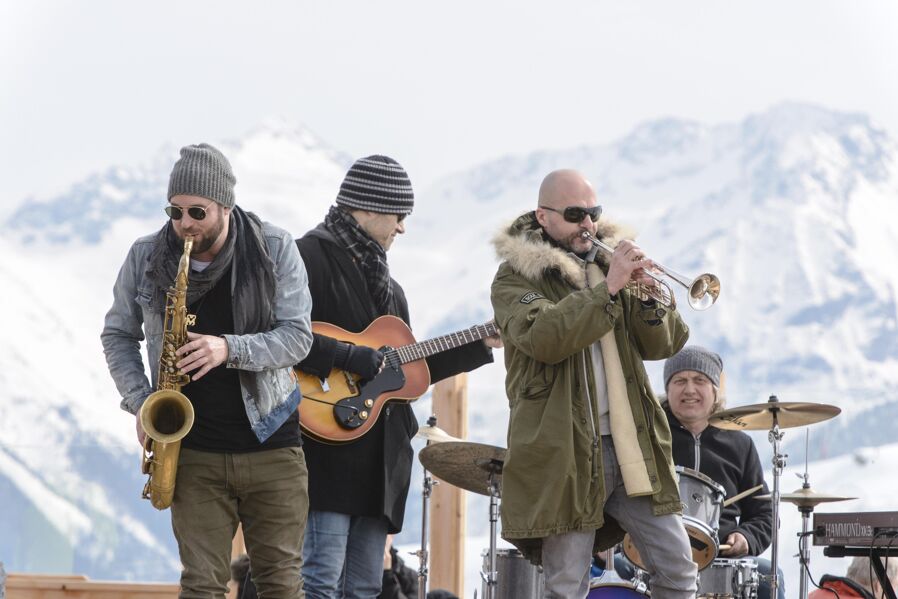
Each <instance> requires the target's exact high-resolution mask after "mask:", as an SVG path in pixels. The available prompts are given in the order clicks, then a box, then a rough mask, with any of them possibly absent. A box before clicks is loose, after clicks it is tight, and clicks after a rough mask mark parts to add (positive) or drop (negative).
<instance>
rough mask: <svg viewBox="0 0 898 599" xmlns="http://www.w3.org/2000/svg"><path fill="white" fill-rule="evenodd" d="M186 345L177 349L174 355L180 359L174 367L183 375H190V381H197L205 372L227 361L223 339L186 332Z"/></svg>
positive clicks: (226, 347) (226, 350)
mask: <svg viewBox="0 0 898 599" xmlns="http://www.w3.org/2000/svg"><path fill="white" fill-rule="evenodd" d="M187 339H188V341H187V343H185V344H184V345H182V346H181V347H179V348H178V350H177V351H176V352H175V354H176V355H177V356H178V357H179V358H181V359H180V360H178V362H177V364H175V366H177V367H178V369H180V371H181V372H183V373H187V374H189V373H191V372H193V371H194V370H197V369H199V370H198V371H197V373H196V374H193V375H191V377H190V380H193V381H196V380H199V379H201V378H202V377H203V375H205V374H206V373H207V372H209V371H210V370H212V369H213V368H215V367H216V366H219V365H221V364H224V363H225V362H226V361H227V359H228V342H227V341H225V339H224V337H217V336H215V335H200V334H199V333H193V332H191V331H187Z"/></svg>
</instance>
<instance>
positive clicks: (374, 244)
mask: <svg viewBox="0 0 898 599" xmlns="http://www.w3.org/2000/svg"><path fill="white" fill-rule="evenodd" d="M413 203H414V194H413V192H412V185H411V181H409V178H408V175H407V174H406V172H405V170H404V169H403V168H402V166H400V165H399V163H397V162H396V161H395V160H393V159H392V158H388V157H386V156H368V157H366V158H361V159H359V160H357V161H356V162H355V164H353V165H352V167H351V168H350V169H349V171H348V172H347V173H346V176H345V178H344V179H343V183H342V184H341V185H340V191H339V193H338V195H337V200H336V206H332V207H331V209H330V211H329V212H328V213H327V215H326V216H325V218H324V222H323V223H321V224H319V225H318V226H317V227H315V228H314V229H312V230H311V231H309V232H308V233H306V234H305V236H303V237H302V238H301V239H299V240H298V241H297V245H298V246H299V251H300V254H301V255H302V259H303V261H304V262H305V264H306V269H307V271H308V274H309V290H310V291H311V294H312V320H317V321H324V322H329V323H331V324H334V325H336V326H339V327H341V328H343V329H345V330H347V331H350V332H361V331H363V330H364V329H365V328H366V327H367V326H368V325H369V324H371V322H372V321H374V319H376V318H377V317H379V316H383V315H385V314H392V315H394V316H397V317H399V318H401V319H402V320H404V321H405V322H406V323H408V322H409V311H408V304H407V302H406V299H405V294H404V292H403V291H402V287H400V286H399V284H398V283H397V282H396V281H395V280H393V279H392V278H391V277H390V271H389V266H388V264H387V251H388V250H389V249H390V247H391V246H392V244H393V240H394V239H395V238H396V236H397V235H399V234H401V233H404V232H405V217H406V216H408V215H409V214H410V213H411V211H412V206H413ZM500 343H501V342H499V340H498V338H494V339H489V340H484V341H475V342H473V343H469V344H467V345H463V346H461V347H458V348H456V349H454V350H449V351H446V352H442V353H439V354H437V355H434V356H431V357H430V358H428V359H427V365H428V367H429V368H430V374H431V379H432V381H433V382H436V381H439V380H441V379H444V378H446V377H449V376H453V375H455V374H458V373H460V372H465V371H469V370H472V369H474V368H477V367H478V366H481V365H483V364H486V363H489V362H492V360H493V358H492V350H491V349H490V347H498V346H499V345H500ZM383 362H384V356H383V354H382V353H381V352H380V351H378V350H376V349H372V348H369V347H365V346H361V345H350V344H347V343H344V342H342V341H337V340H336V339H333V338H330V337H325V336H322V335H314V340H313V342H312V349H311V351H310V352H309V354H308V356H307V357H306V359H305V360H304V361H303V362H301V363H300V364H299V367H300V368H301V369H302V370H304V371H306V372H308V373H310V374H314V375H316V376H318V377H321V378H325V377H327V375H328V374H329V373H330V371H331V369H332V368H334V367H336V368H339V369H341V370H345V371H348V372H351V373H355V374H358V375H360V376H361V377H362V378H366V379H370V378H373V377H374V376H375V375H376V374H377V373H378V371H379V370H380V369H381V368H382V367H383ZM417 430H418V424H417V422H416V420H415V417H414V413H413V412H412V408H411V406H410V405H408V404H407V403H405V402H396V403H388V404H387V405H386V406H385V407H384V410H383V413H382V414H381V417H380V418H378V420H377V422H376V424H375V425H374V426H373V427H372V428H371V430H370V431H368V432H367V433H366V434H365V435H364V436H362V437H360V438H359V439H356V440H355V441H352V442H350V443H346V444H342V445H329V444H325V443H320V442H318V441H316V440H315V439H312V438H311V437H306V439H305V443H304V449H305V452H306V461H307V464H308V468H309V504H310V509H309V522H308V527H307V530H306V535H305V544H304V547H303V561H304V563H303V570H302V574H303V580H304V583H305V590H306V594H307V596H308V597H309V598H310V599H323V598H343V597H371V598H373V597H376V596H377V595H378V594H379V593H380V589H381V582H382V578H383V576H382V575H383V548H384V543H385V542H386V538H387V534H393V533H397V532H399V531H400V530H401V529H402V520H403V516H404V513H405V500H406V496H407V495H408V489H409V481H410V478H411V470H412V458H413V451H412V447H411V439H412V437H414V436H415V433H416V432H417Z"/></svg>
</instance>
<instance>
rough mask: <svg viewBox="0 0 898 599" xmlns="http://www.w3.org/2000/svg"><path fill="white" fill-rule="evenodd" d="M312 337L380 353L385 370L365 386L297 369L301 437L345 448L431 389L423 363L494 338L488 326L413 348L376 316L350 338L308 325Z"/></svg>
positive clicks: (392, 322) (393, 322) (399, 327)
mask: <svg viewBox="0 0 898 599" xmlns="http://www.w3.org/2000/svg"><path fill="white" fill-rule="evenodd" d="M312 332H314V333H318V334H319V335H324V336H327V337H332V338H334V339H337V340H338V341H343V342H345V343H351V344H353V345H364V346H367V347H371V348H375V349H379V350H380V351H382V352H384V368H383V370H381V371H380V373H379V374H378V375H377V376H375V377H374V378H373V379H370V380H360V377H359V376H358V375H356V374H352V373H349V372H346V371H344V370H340V369H339V368H334V369H333V370H331V372H330V374H329V375H328V377H327V378H326V379H324V380H322V379H320V378H318V377H317V376H315V375H313V374H309V373H307V372H304V371H302V370H300V369H299V368H296V369H295V370H296V376H297V378H298V379H299V385H300V389H301V390H302V397H303V399H302V401H301V402H300V404H299V421H300V424H301V425H302V428H303V432H305V433H306V434H307V435H309V436H311V437H313V438H315V439H318V440H319V441H323V442H325V443H345V442H347V441H352V440H354V439H358V438H359V437H361V436H362V435H364V434H365V433H366V432H368V431H369V430H370V429H371V427H373V426H374V423H375V422H377V418H378V416H380V412H381V410H382V409H383V406H384V404H385V403H386V402H388V401H406V402H411V401H414V400H416V399H418V398H419V397H421V396H422V395H424V393H425V392H426V391H427V388H428V387H429V386H430V369H428V368H427V362H425V361H424V358H426V357H428V356H432V355H434V354H438V353H440V352H443V351H446V350H449V349H453V348H455V347H459V346H462V345H465V344H466V343H471V342H472V341H477V340H478V339H483V338H484V337H491V336H493V335H496V334H498V332H499V331H498V328H497V327H496V323H494V322H488V323H485V324H481V325H477V326H474V327H471V328H469V329H465V330H463V331H456V332H455V333H449V334H448V335H443V336H442V337H435V338H433V339H428V340H427V341H421V342H416V341H415V338H414V336H413V335H412V332H411V330H410V329H409V328H408V326H407V325H406V324H405V322H403V321H402V319H401V318H397V317H395V316H381V317H380V318H377V319H376V320H375V321H374V322H372V323H371V324H370V325H369V326H368V328H366V329H365V330H364V331H362V332H361V333H350V332H349V331H347V330H345V329H341V328H340V327H338V326H335V325H332V324H329V323H326V322H313V323H312Z"/></svg>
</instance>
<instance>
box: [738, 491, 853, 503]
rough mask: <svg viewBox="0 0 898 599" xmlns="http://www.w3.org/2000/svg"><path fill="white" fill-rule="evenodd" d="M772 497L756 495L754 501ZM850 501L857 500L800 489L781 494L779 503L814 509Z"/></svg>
mask: <svg viewBox="0 0 898 599" xmlns="http://www.w3.org/2000/svg"><path fill="white" fill-rule="evenodd" d="M771 497H772V495H770V494H767V495H758V496H757V497H755V499H766V500H768V501H769V500H770V498H771ZM851 499H857V497H841V496H839V495H827V494H825V493H817V492H816V491H814V490H813V489H811V488H810V487H802V488H800V489H796V490H795V491H793V492H791V493H781V494H780V501H785V502H786V503H792V504H795V505H797V506H798V507H811V508H812V507H814V506H816V505H817V504H820V503H832V502H835V501H849V500H851Z"/></svg>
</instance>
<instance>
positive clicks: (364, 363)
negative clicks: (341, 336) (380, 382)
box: [334, 343, 384, 380]
mask: <svg viewBox="0 0 898 599" xmlns="http://www.w3.org/2000/svg"><path fill="white" fill-rule="evenodd" d="M383 361H384V354H383V352H381V351H378V350H376V349H374V348H371V347H367V346H364V345H350V344H349V343H338V344H337V353H336V354H334V366H336V367H337V368H339V369H340V370H345V371H347V372H352V373H354V374H357V375H359V376H360V377H362V378H363V379H366V380H369V379H373V378H374V377H375V376H377V371H378V370H380V365H381V363H382V362H383Z"/></svg>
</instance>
